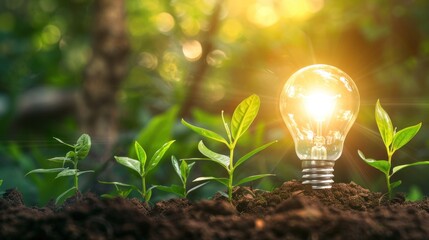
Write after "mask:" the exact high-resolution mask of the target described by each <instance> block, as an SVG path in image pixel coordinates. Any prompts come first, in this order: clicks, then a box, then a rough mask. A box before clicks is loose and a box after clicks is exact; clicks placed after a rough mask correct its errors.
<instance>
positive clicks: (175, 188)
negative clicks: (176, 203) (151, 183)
mask: <svg viewBox="0 0 429 240" xmlns="http://www.w3.org/2000/svg"><path fill="white" fill-rule="evenodd" d="M156 189H159V190H161V191H163V192H169V193H174V194H177V195H179V196H181V197H185V195H184V194H183V193H184V192H185V190H184V189H183V187H182V186H179V185H175V184H173V185H171V186H169V187H167V186H161V185H157V186H156Z"/></svg>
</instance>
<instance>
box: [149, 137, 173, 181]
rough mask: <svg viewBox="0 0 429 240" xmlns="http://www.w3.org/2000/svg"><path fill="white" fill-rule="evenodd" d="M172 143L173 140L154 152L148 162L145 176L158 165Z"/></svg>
mask: <svg viewBox="0 0 429 240" xmlns="http://www.w3.org/2000/svg"><path fill="white" fill-rule="evenodd" d="M174 141H175V140H172V141H169V142H167V143H165V144H164V145H162V147H161V148H160V149H158V151H156V152H155V154H154V155H153V156H152V158H151V159H150V161H149V165H148V167H147V170H146V173H145V174H147V173H148V172H149V171H151V170H152V169H154V168H155V167H156V166H157V165H158V164H159V162H160V161H161V159H162V157H163V156H164V154H165V152H167V150H168V149H169V148H170V146H171V144H173V143H174Z"/></svg>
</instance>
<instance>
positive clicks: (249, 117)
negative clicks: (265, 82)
mask: <svg viewBox="0 0 429 240" xmlns="http://www.w3.org/2000/svg"><path fill="white" fill-rule="evenodd" d="M260 104H261V101H260V100H259V97H258V96H257V95H255V94H253V95H251V96H250V97H248V98H246V99H244V100H243V101H242V102H241V103H240V104H239V105H238V106H237V108H236V109H235V110H234V113H233V114H232V121H231V132H232V137H233V138H234V140H235V141H237V139H239V138H240V137H241V135H243V133H244V132H246V131H247V129H249V127H250V125H251V124H252V122H253V120H255V118H256V115H258V111H259V106H260Z"/></svg>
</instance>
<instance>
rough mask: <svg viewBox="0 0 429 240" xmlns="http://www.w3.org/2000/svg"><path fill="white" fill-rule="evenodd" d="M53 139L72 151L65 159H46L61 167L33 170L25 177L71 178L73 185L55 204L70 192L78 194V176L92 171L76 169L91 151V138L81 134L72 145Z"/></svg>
mask: <svg viewBox="0 0 429 240" xmlns="http://www.w3.org/2000/svg"><path fill="white" fill-rule="evenodd" d="M54 139H55V140H57V141H58V142H60V143H61V144H64V145H66V146H68V147H70V148H72V149H73V150H72V151H69V152H67V154H66V156H65V157H54V158H50V159H48V161H51V162H54V163H58V164H61V167H59V168H48V169H34V170H32V171H30V172H28V173H27V174H26V175H28V174H33V173H58V174H57V176H56V177H55V179H57V178H60V177H69V176H73V183H74V184H73V187H71V188H69V189H67V190H66V191H64V192H63V193H62V194H60V195H59V196H58V197H57V198H56V200H55V203H56V204H57V203H58V202H59V201H60V200H61V199H63V198H64V197H65V196H67V195H68V194H69V193H70V192H72V191H75V194H76V195H77V194H78V193H79V176H80V175H82V174H85V173H90V172H94V171H93V170H88V171H80V170H79V169H78V163H79V162H80V161H82V160H83V159H85V158H86V157H87V156H88V153H89V150H90V149H91V138H90V136H89V135H88V134H82V135H81V136H80V137H79V139H78V140H77V142H76V144H74V145H71V144H68V143H65V142H63V141H62V140H61V139H58V138H55V137H54Z"/></svg>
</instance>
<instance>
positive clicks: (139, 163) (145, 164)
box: [100, 140, 174, 202]
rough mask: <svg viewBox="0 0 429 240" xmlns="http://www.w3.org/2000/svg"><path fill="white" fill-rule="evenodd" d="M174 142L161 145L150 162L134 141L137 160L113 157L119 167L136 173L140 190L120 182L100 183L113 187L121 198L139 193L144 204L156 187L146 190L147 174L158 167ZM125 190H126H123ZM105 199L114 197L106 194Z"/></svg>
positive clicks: (141, 148)
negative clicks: (131, 193)
mask: <svg viewBox="0 0 429 240" xmlns="http://www.w3.org/2000/svg"><path fill="white" fill-rule="evenodd" d="M173 142H174V140H172V141H169V142H167V143H165V144H164V145H162V147H161V148H159V149H158V150H157V151H156V152H155V153H154V155H153V156H152V158H151V159H150V161H146V160H147V155H146V151H145V150H144V149H143V147H142V146H141V145H140V144H139V143H138V142H137V141H136V142H135V143H134V148H135V151H136V154H137V159H138V160H136V159H132V158H129V157H118V156H115V159H116V162H118V163H119V164H121V165H124V166H125V167H127V168H129V169H131V170H133V171H135V172H137V174H138V175H139V177H140V180H141V188H138V187H137V186H135V185H133V184H126V183H121V182H103V181H100V183H103V184H111V185H114V186H115V188H116V190H117V193H118V195H119V196H121V197H127V196H128V194H130V192H131V191H132V190H136V191H137V192H139V193H140V195H141V196H142V198H143V199H144V200H145V202H149V200H150V198H151V196H152V189H153V188H155V187H156V186H152V187H150V188H146V177H147V174H148V173H149V172H151V171H152V170H154V169H155V168H156V166H158V164H159V162H160V161H161V159H162V157H163V156H164V154H165V152H167V150H168V149H169V148H170V146H171V144H173ZM123 189H126V190H123ZM104 196H105V197H114V196H113V195H109V194H106V195H104Z"/></svg>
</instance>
